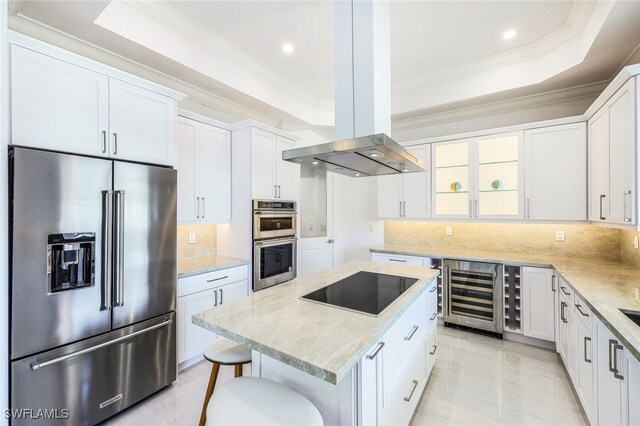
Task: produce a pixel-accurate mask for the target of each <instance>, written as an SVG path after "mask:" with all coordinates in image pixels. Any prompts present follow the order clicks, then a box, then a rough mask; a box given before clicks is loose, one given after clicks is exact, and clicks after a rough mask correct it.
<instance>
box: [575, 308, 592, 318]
mask: <svg viewBox="0 0 640 426" xmlns="http://www.w3.org/2000/svg"><path fill="white" fill-rule="evenodd" d="M581 307H582V306H581V305H576V309H577V310H578V312H580V313H581V314H582V316H584V317H588V316H589V314H585V313H584V312H582V309H580V308H581Z"/></svg>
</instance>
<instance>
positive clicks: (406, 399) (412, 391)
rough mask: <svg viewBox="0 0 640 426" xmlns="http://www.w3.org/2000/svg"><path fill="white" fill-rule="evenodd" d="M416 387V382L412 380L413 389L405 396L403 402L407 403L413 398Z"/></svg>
mask: <svg viewBox="0 0 640 426" xmlns="http://www.w3.org/2000/svg"><path fill="white" fill-rule="evenodd" d="M417 387H418V381H417V380H414V381H413V388H412V389H411V393H409V396H405V397H404V400H405V401H407V402H409V401H411V397H412V396H413V393H414V392H415V391H416V388H417Z"/></svg>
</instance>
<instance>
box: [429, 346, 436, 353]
mask: <svg viewBox="0 0 640 426" xmlns="http://www.w3.org/2000/svg"><path fill="white" fill-rule="evenodd" d="M437 350H438V345H433V350H432V351H431V352H429V355H435V354H436V351H437Z"/></svg>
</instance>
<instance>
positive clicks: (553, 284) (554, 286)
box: [551, 274, 556, 291]
mask: <svg viewBox="0 0 640 426" xmlns="http://www.w3.org/2000/svg"><path fill="white" fill-rule="evenodd" d="M551 291H556V274H553V275H551Z"/></svg>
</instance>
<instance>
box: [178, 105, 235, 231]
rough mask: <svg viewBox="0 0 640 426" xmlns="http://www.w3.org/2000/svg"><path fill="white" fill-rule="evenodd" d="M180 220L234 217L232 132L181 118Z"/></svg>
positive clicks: (182, 221) (210, 219) (196, 221)
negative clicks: (232, 198) (232, 201)
mask: <svg viewBox="0 0 640 426" xmlns="http://www.w3.org/2000/svg"><path fill="white" fill-rule="evenodd" d="M176 139H177V155H176V157H177V169H178V222H181V223H224V222H229V220H230V219H231V132H230V131H228V130H225V129H220V128H218V127H215V126H211V125H209V124H206V123H201V122H198V121H195V120H192V119H189V118H185V117H178V125H177V132H176Z"/></svg>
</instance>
